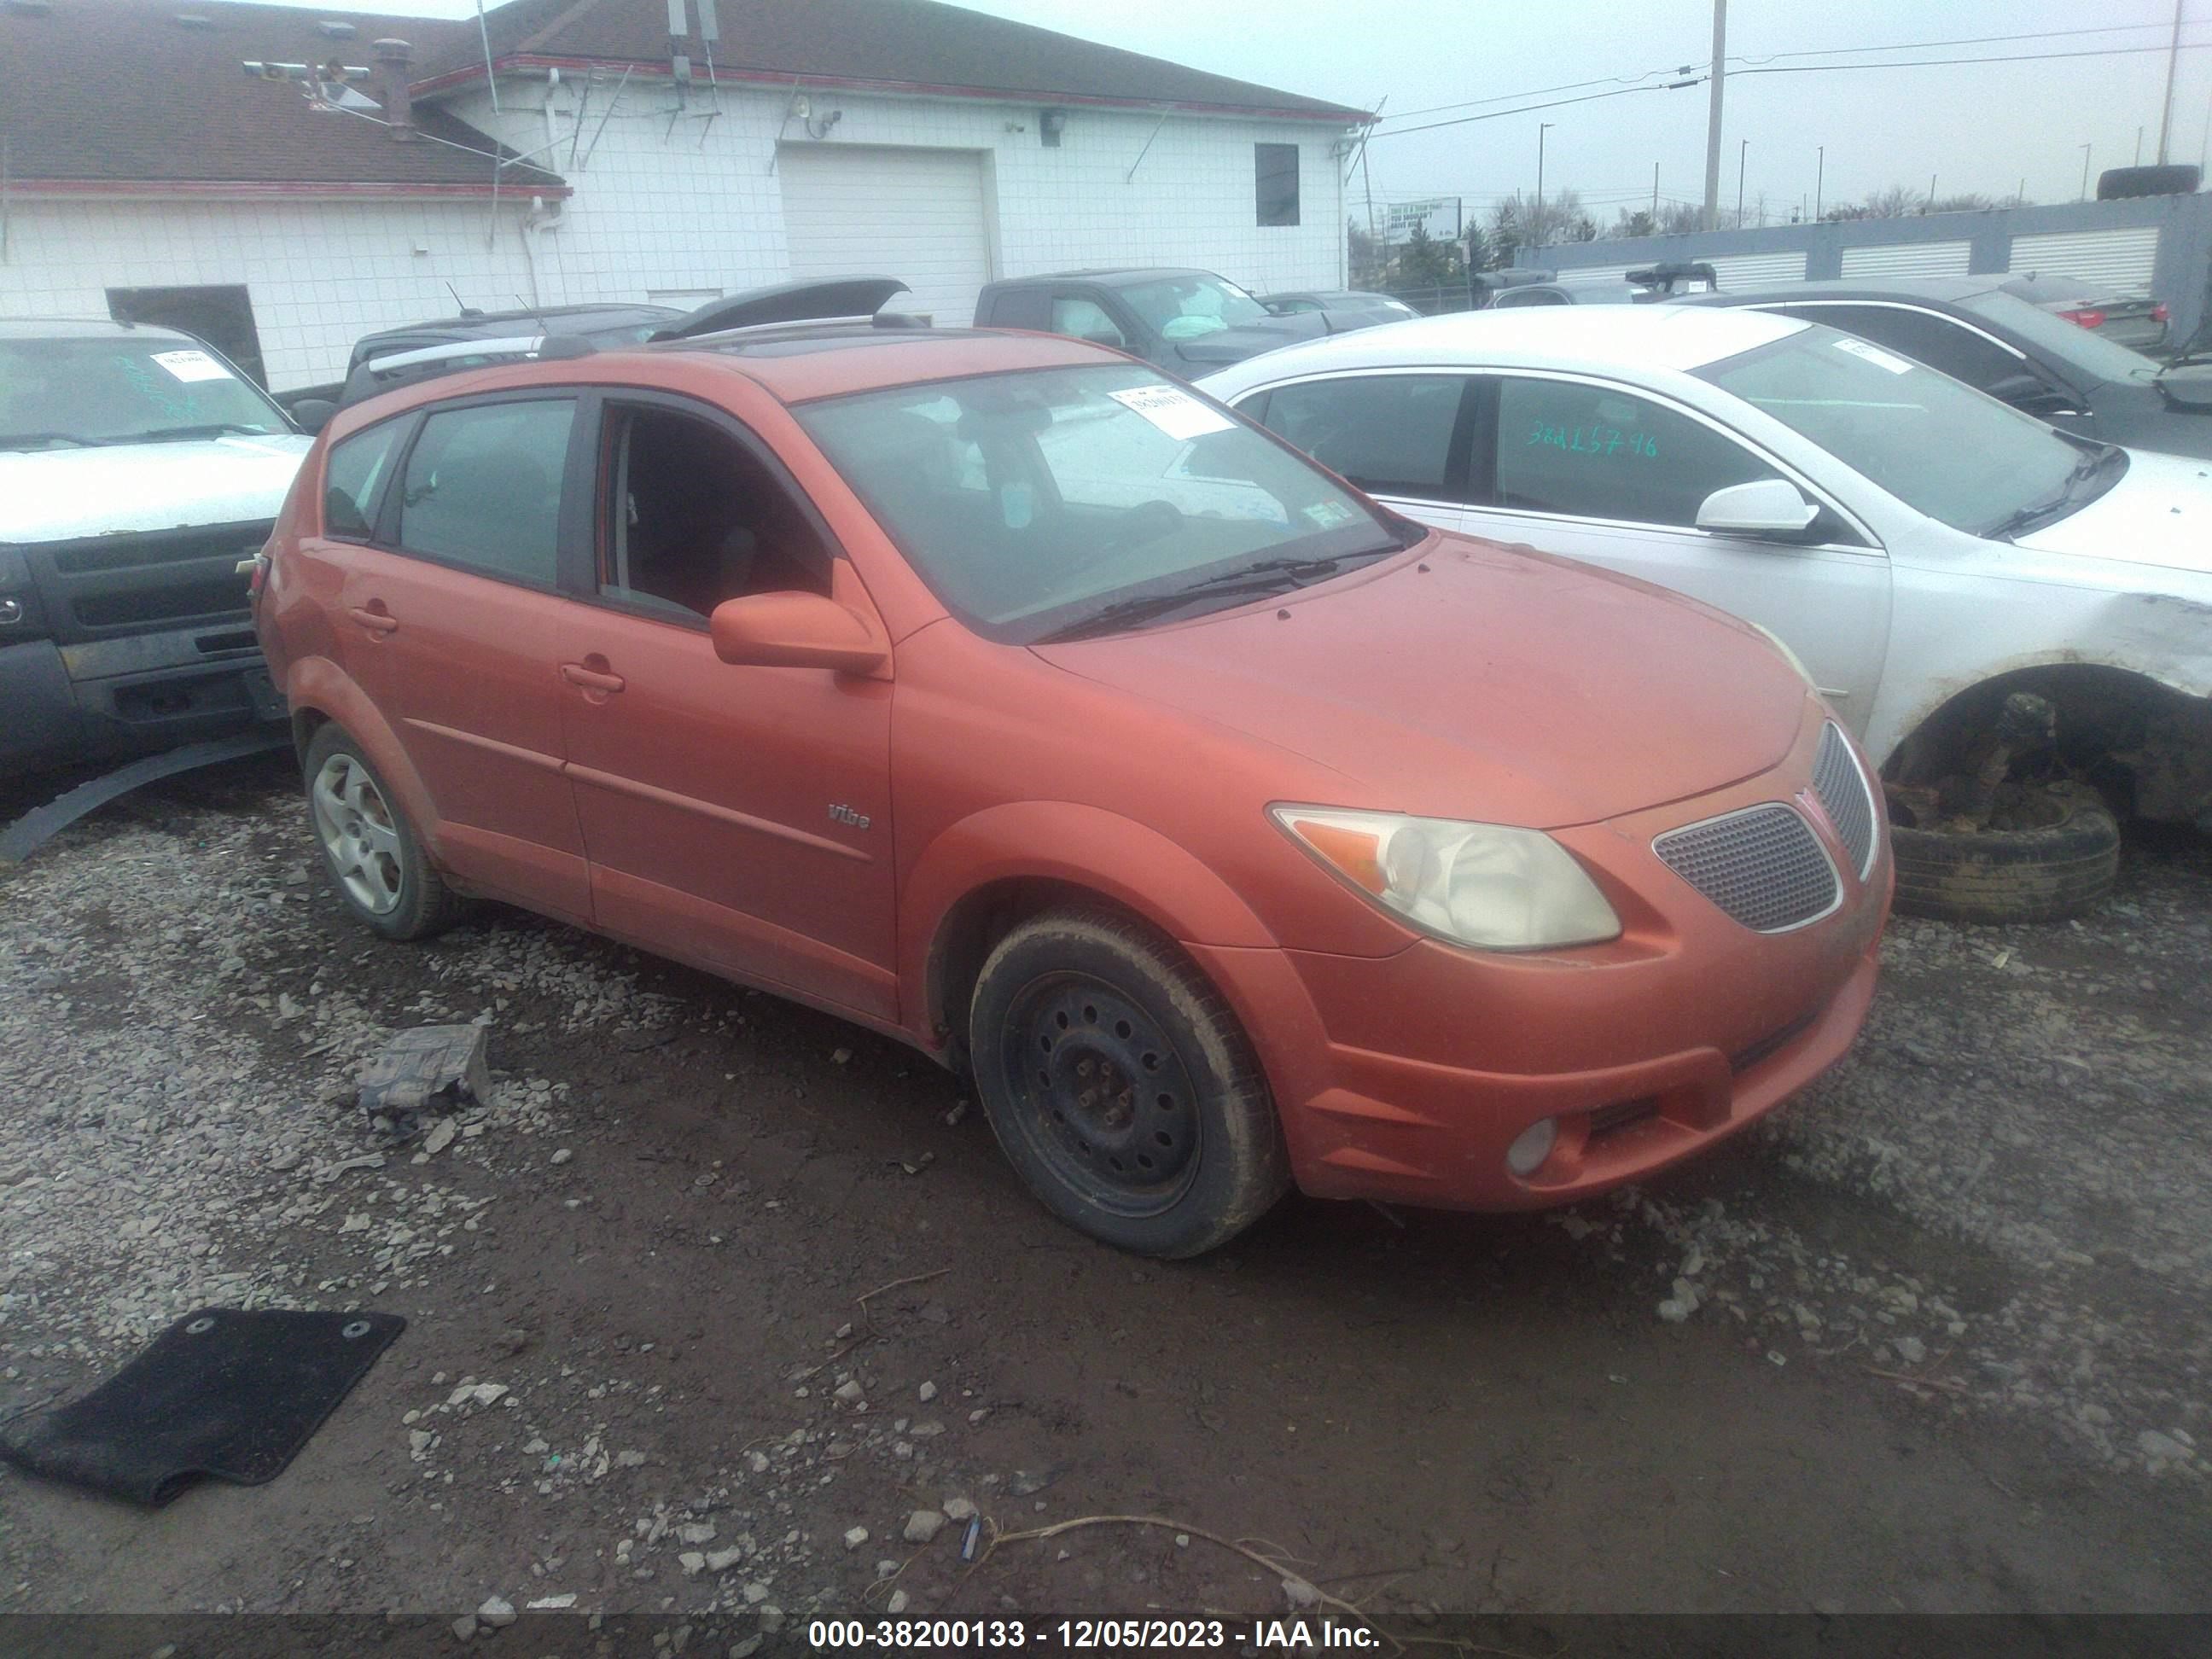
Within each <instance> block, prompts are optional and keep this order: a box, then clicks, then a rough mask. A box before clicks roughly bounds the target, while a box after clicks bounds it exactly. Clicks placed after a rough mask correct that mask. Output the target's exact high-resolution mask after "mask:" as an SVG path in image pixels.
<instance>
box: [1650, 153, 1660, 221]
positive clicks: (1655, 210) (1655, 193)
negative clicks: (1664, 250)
mask: <svg viewBox="0 0 2212 1659" xmlns="http://www.w3.org/2000/svg"><path fill="white" fill-rule="evenodd" d="M1651 232H1652V234H1654V235H1655V236H1656V234H1658V232H1659V164H1658V163H1657V162H1656V161H1654V162H1653V163H1652V164H1651Z"/></svg>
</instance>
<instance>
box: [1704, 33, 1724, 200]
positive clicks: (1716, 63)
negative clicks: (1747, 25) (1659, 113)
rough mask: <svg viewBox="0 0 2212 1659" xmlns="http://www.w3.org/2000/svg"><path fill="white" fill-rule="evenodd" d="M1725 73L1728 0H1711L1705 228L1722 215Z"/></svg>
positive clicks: (1706, 122)
mask: <svg viewBox="0 0 2212 1659" xmlns="http://www.w3.org/2000/svg"><path fill="white" fill-rule="evenodd" d="M1727 72H1728V0H1713V73H1712V82H1713V91H1712V98H1711V104H1710V106H1709V107H1708V110H1707V112H1706V115H1705V228H1706V229H1707V230H1717V229H1718V228H1720V218H1721V82H1722V79H1723V76H1725V75H1726V74H1727Z"/></svg>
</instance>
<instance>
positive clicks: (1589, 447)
mask: <svg viewBox="0 0 2212 1659" xmlns="http://www.w3.org/2000/svg"><path fill="white" fill-rule="evenodd" d="M1528 444H1529V445H1530V446H1533V445H1536V444H1548V445H1550V446H1551V447H1553V449H1564V450H1567V451H1569V452H1570V453H1573V454H1577V455H1589V456H1592V457H1597V456H1605V455H1639V456H1642V457H1644V458H1645V459H1650V460H1656V459H1658V455H1659V444H1658V441H1657V440H1656V439H1654V438H1653V437H1652V436H1651V435H1650V434H1649V433H1645V432H1626V433H1625V432H1623V431H1622V430H1621V429H1620V428H1619V427H1617V426H1577V427H1564V426H1551V425H1547V423H1546V422H1542V421H1538V422H1535V423H1534V425H1532V426H1531V427H1530V428H1528ZM1524 447H1526V446H1524Z"/></svg>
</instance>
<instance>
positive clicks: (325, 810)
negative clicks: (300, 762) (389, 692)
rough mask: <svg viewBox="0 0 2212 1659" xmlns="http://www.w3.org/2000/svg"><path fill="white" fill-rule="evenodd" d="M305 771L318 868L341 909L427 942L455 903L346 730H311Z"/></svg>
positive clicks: (452, 914) (445, 923) (393, 933)
mask: <svg viewBox="0 0 2212 1659" xmlns="http://www.w3.org/2000/svg"><path fill="white" fill-rule="evenodd" d="M305 771H306V773H307V812H308V816H309V817H310V819H311V821H312V822H313V825H314V830H315V839H316V841H317V842H319V844H320V845H321V847H322V849H323V869H324V872H325V873H326V874H327V875H328V876H329V877H330V878H331V886H332V887H333V888H334V889H336V890H337V896H338V899H339V901H340V902H342V903H343V904H344V906H345V907H346V908H347V909H348V910H350V911H351V912H352V913H353V914H354V915H355V916H356V917H357V918H358V919H359V920H361V921H364V922H366V923H368V926H369V927H374V929H375V930H376V931H377V932H378V933H381V934H383V935H384V936H385V937H386V939H426V938H428V936H429V935H430V934H432V933H437V932H439V931H441V929H443V928H445V927H450V926H451V925H452V924H453V921H455V920H456V919H457V918H458V916H459V914H460V909H461V902H460V900H459V898H458V897H457V896H455V895H454V893H453V890H452V889H451V888H449V887H447V885H446V884H445V882H444V881H443V880H441V878H439V875H438V872H436V871H435V870H434V869H432V868H431V867H430V861H429V860H428V859H427V858H425V857H424V856H423V855H422V841H421V839H420V837H418V836H416V833H415V827H414V825H412V824H411V823H409V822H408V821H407V815H406V814H405V813H404V812H403V811H400V809H399V807H398V804H397V803H396V801H395V800H394V799H393V797H392V791H391V790H390V789H389V788H388V787H386V784H385V781H384V779H383V776H382V775H380V773H379V772H378V771H377V769H376V768H375V767H374V766H373V765H371V764H370V763H369V760H368V756H366V755H365V754H363V753H362V750H361V747H360V745H359V744H356V742H355V741H354V739H353V738H352V736H351V735H350V734H349V732H347V731H346V730H345V728H344V727H343V726H338V725H337V724H336V723H334V722H333V723H331V724H329V725H325V726H323V727H322V728H321V729H320V730H319V731H318V732H316V733H315V735H314V738H313V741H312V742H310V743H309V744H307V762H306V765H305Z"/></svg>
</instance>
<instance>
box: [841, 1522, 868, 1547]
mask: <svg viewBox="0 0 2212 1659" xmlns="http://www.w3.org/2000/svg"><path fill="white" fill-rule="evenodd" d="M867 1541H868V1529H867V1528H866V1527H851V1528H847V1529H846V1533H845V1547H846V1548H847V1549H848V1550H856V1549H858V1548H860V1546H861V1545H863V1544H865V1543H866V1542H867Z"/></svg>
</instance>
